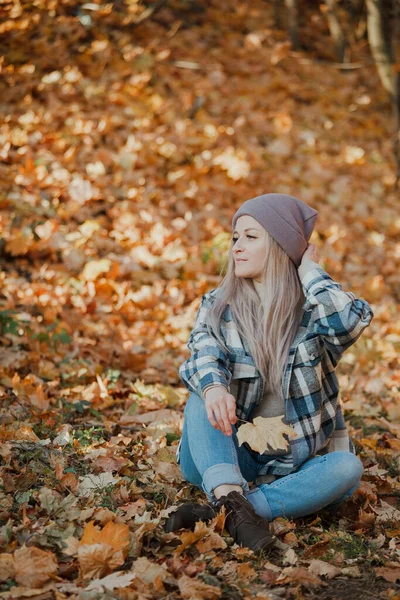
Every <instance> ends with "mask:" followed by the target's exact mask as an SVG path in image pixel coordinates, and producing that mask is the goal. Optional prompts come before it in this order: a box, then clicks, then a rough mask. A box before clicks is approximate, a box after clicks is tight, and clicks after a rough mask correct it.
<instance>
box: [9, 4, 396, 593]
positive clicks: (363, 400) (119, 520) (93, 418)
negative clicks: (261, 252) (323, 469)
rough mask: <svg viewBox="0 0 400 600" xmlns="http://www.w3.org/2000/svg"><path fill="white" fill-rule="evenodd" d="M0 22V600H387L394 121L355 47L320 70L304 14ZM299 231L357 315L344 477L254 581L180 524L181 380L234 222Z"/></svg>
mask: <svg viewBox="0 0 400 600" xmlns="http://www.w3.org/2000/svg"><path fill="white" fill-rule="evenodd" d="M303 4H304V5H306V6H303V11H302V19H301V36H300V38H301V43H302V50H300V51H298V52H293V51H291V49H290V44H289V43H288V41H287V34H286V32H285V31H282V30H278V29H276V28H275V27H274V21H273V11H272V2H262V1H261V0H255V1H254V2H251V3H246V2H238V1H235V0H228V1H227V2H224V3H220V2H216V1H215V0H214V1H211V2H205V1H203V2H184V1H183V0H182V1H179V0H174V1H172V2H170V3H168V5H165V6H163V7H162V8H161V9H160V10H158V11H156V12H155V13H154V14H153V15H152V17H151V18H149V19H147V20H145V21H143V23H142V24H140V25H139V26H135V24H134V23H135V21H137V19H138V18H139V17H140V16H141V15H143V11H144V7H143V6H141V5H140V4H137V3H136V2H126V3H123V2H115V3H108V4H106V3H100V2H94V3H87V4H81V3H78V2H76V1H75V0H71V1H68V2H67V1H64V2H63V1H61V0H46V1H45V0H36V1H35V2H33V3H32V2H28V1H20V2H18V1H14V2H11V1H10V2H7V1H6V2H3V3H2V7H3V11H4V20H3V22H2V24H1V25H0V32H1V49H2V55H3V58H2V62H1V69H2V78H1V80H0V92H1V107H2V111H1V112H2V122H1V127H0V139H1V144H0V175H1V181H2V186H1V196H0V218H1V225H2V232H1V240H0V242H1V243H0V252H1V255H0V260H1V273H0V277H1V292H0V326H1V332H0V333H1V342H2V343H1V348H0V353H1V362H0V398H1V412H0V419H1V421H0V460H1V462H0V465H1V466H0V477H1V479H0V597H1V598H7V599H8V598H28V597H29V598H40V599H43V600H45V599H46V600H47V599H53V598H54V599H57V600H63V599H64V598H76V599H78V598H84V599H89V598H90V599H91V598H94V599H95V598H114V597H115V598H120V599H121V600H125V599H126V600H131V599H132V600H136V599H137V600H139V599H140V600H141V599H147V598H151V599H152V598H157V599H158V598H168V599H170V600H175V599H179V598H193V599H202V598H204V599H207V600H208V599H217V598H221V599H226V600H228V599H229V600H232V599H234V600H236V599H240V598H246V599H247V598H253V597H255V598H258V599H261V600H267V599H277V598H296V599H300V598H313V597H315V596H316V595H318V596H319V597H320V598H323V599H331V598H339V599H340V598H346V599H347V598H348V599H350V598H351V599H352V600H353V599H361V598H384V599H386V598H388V599H392V600H394V599H396V598H397V599H398V598H399V597H400V585H399V583H400V582H399V580H400V525H399V521H400V519H399V517H400V510H399V494H400V480H399V469H400V410H399V403H398V399H399V388H400V369H399V355H398V351H399V348H400V319H399V311H398V301H399V296H400V278H399V272H400V218H399V212H398V206H399V205H398V195H397V194H396V193H395V192H394V191H393V189H394V188H393V183H394V174H393V173H394V161H393V157H392V142H393V131H392V122H391V108H390V104H389V102H388V100H387V98H386V96H385V93H384V91H383V90H382V88H381V85H380V82H379V79H378V77H377V74H376V71H375V67H374V66H373V64H372V63H371V60H370V55H369V52H368V46H367V44H366V41H365V39H363V40H360V41H359V42H355V41H354V40H353V42H352V45H351V56H349V59H350V60H351V61H352V62H354V63H357V64H360V63H361V64H362V65H364V66H362V67H358V68H352V69H347V70H340V69H339V68H337V66H334V65H333V61H334V54H333V44H332V42H331V40H330V38H329V33H328V30H327V26H326V21H325V18H324V16H323V14H322V13H321V12H318V8H317V7H316V6H313V5H312V3H303ZM271 191H279V192H283V193H290V194H293V195H296V196H298V197H300V198H301V199H303V200H305V201H306V202H309V203H310V204H311V205H312V206H314V207H315V208H316V209H317V210H318V211H319V220H318V224H317V231H315V232H314V234H313V238H312V241H313V243H315V244H317V246H318V248H319V251H320V255H321V256H322V265H323V266H324V268H325V269H326V270H327V271H328V272H329V273H330V274H331V275H332V276H333V277H334V278H335V279H337V280H338V281H340V282H341V283H342V285H343V287H344V288H345V289H348V290H351V291H352V292H354V293H355V294H356V295H359V296H361V297H363V298H365V299H367V300H368V301H369V302H370V304H371V306H372V307H373V310H374V312H375V318H374V320H373V322H372V324H371V326H370V327H369V328H368V329H367V331H366V332H365V333H364V335H363V336H362V338H361V339H360V340H359V342H358V343H357V344H356V345H354V346H353V347H352V348H351V349H350V350H349V351H348V352H347V353H346V354H345V356H344V357H343V360H342V361H341V363H340V366H339V379H340V384H341V390H342V398H343V401H344V406H345V415H346V420H347V423H348V427H349V430H350V433H351V435H352V437H353V439H354V441H355V444H356V448H357V452H358V455H359V457H360V458H361V460H362V461H363V464H364V467H365V473H364V476H363V480H362V485H361V486H360V488H359V489H358V490H357V492H356V493H355V494H354V496H353V497H352V498H351V499H349V500H347V501H346V502H345V503H343V506H342V508H341V509H340V512H339V513H338V514H337V515H336V516H335V517H331V518H329V517H328V515H327V514H325V513H324V511H321V512H320V513H318V514H313V515H310V516H308V517H305V518H303V519H296V520H290V519H286V518H281V519H276V520H275V521H274V522H273V523H272V524H271V528H272V530H273V531H274V533H276V535H277V536H278V537H279V545H278V547H277V548H274V549H273V550H271V552H270V553H269V554H268V556H261V557H256V556H255V555H254V554H253V553H252V552H251V551H250V550H247V549H244V548H239V547H238V546H237V545H235V544H233V540H232V539H231V538H229V537H228V535H227V532H226V530H224V528H223V522H224V515H223V513H221V514H220V515H218V517H216V519H215V520H214V521H213V522H210V523H208V525H206V524H198V526H197V528H196V530H195V532H190V531H183V530H182V531H181V532H178V533H176V534H173V533H166V532H165V531H164V529H163V525H164V523H165V519H166V518H167V516H168V514H169V512H170V511H171V510H173V507H176V505H177V504H179V503H180V502H181V501H184V500H185V499H190V500H196V499H198V500H199V501H204V500H205V498H204V496H203V495H202V494H201V492H200V491H199V490H197V489H196V488H194V487H193V486H191V485H189V484H188V483H187V482H185V481H183V480H182V478H181V475H180V471H179V467H178V466H177V465H176V463H175V449H176V444H177V443H178V440H179V437H180V433H181V430H182V411H183V407H184V404H185V401H186V399H187V395H188V392H187V391H186V389H185V388H183V387H182V384H181V382H180V380H179V377H178V368H179V365H180V364H181V363H182V362H183V361H184V360H185V358H186V357H187V355H188V350H187V348H186V341H187V339H188V335H189V332H190V329H191V327H192V325H193V322H194V317H195V314H196V311H197V307H198V302H199V298H200V296H201V295H202V294H203V293H205V292H206V291H208V290H209V289H212V288H214V287H216V285H218V283H219V281H220V268H221V264H222V261H223V257H224V253H225V251H226V248H227V245H228V243H229V235H230V223H231V218H232V216H233V213H234V211H235V209H236V208H237V206H239V204H240V203H242V202H243V201H244V200H246V199H248V198H251V197H253V196H255V195H258V194H260V193H264V192H271Z"/></svg>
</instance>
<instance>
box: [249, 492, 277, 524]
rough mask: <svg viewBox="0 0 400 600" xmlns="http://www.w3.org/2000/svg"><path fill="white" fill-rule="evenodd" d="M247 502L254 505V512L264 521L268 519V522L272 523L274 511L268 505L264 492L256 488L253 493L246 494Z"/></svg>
mask: <svg viewBox="0 0 400 600" xmlns="http://www.w3.org/2000/svg"><path fill="white" fill-rule="evenodd" d="M245 496H246V498H247V500H248V501H249V502H250V504H252V505H253V508H254V510H255V511H256V513H257V514H258V515H260V517H263V519H267V521H272V520H273V519H272V511H271V508H270V506H269V504H268V500H267V499H266V497H265V495H264V493H263V491H262V490H261V489H260V488H259V487H256V489H254V490H251V492H247V493H246V494H245Z"/></svg>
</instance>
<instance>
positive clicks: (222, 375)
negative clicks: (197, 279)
mask: <svg viewBox="0 0 400 600" xmlns="http://www.w3.org/2000/svg"><path fill="white" fill-rule="evenodd" d="M211 305H212V299H211V298H210V293H208V294H204V295H203V297H202V299H201V303H200V307H199V310H198V312H197V315H196V320H195V324H194V327H193V330H192V332H191V333H190V336H189V340H188V342H187V347H188V348H189V350H190V351H191V355H190V356H189V358H188V359H187V360H185V362H184V363H183V364H182V365H181V366H180V367H179V376H180V378H181V380H182V382H183V384H184V386H185V387H186V388H187V389H188V390H189V391H190V392H194V393H196V394H198V395H199V396H200V397H201V398H203V399H204V393H205V392H206V390H207V389H208V388H211V387H214V386H215V385H222V386H224V387H225V388H226V389H227V390H228V389H229V384H230V381H231V377H232V374H231V372H230V370H229V365H230V361H229V356H228V354H227V352H226V351H225V350H224V349H223V348H222V346H221V345H220V343H219V342H218V340H217V338H216V337H215V336H214V335H210V334H209V333H208V331H207V313H208V311H209V309H210V307H211Z"/></svg>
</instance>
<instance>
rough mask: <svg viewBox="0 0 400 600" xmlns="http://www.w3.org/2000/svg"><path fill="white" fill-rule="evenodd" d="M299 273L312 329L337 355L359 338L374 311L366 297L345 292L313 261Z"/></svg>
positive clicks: (337, 356)
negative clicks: (310, 313)
mask: <svg viewBox="0 0 400 600" xmlns="http://www.w3.org/2000/svg"><path fill="white" fill-rule="evenodd" d="M298 273H299V277H300V281H301V285H302V288H303V292H304V295H305V298H306V300H305V303H304V304H303V309H304V310H305V311H312V315H311V318H312V323H313V326H314V330H315V332H316V333H317V334H318V335H320V336H321V337H322V338H323V339H324V342H325V344H326V345H327V347H328V349H329V350H330V351H331V352H332V353H333V354H334V356H335V357H336V359H338V358H339V357H340V356H341V355H342V354H343V352H344V351H345V350H347V348H349V347H350V346H351V345H352V344H354V343H355V342H356V341H357V340H358V338H359V337H360V335H361V334H362V333H363V331H364V329H365V328H366V327H368V325H369V324H370V323H371V320H372V318H373V316H374V313H373V311H372V309H371V307H370V305H369V304H368V302H367V301H366V300H363V299H362V298H356V296H355V295H354V294H353V293H352V292H345V291H344V290H343V288H342V286H341V285H340V283H338V282H336V281H334V280H333V279H332V277H331V276H330V275H328V273H326V271H324V269H323V268H322V267H321V266H320V265H318V264H317V263H315V262H314V261H307V262H306V263H305V264H302V265H301V266H300V267H299V269H298Z"/></svg>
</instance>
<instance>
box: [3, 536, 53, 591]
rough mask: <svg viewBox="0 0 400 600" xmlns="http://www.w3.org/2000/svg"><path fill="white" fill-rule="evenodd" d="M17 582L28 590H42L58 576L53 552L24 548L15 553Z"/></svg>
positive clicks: (30, 547)
mask: <svg viewBox="0 0 400 600" xmlns="http://www.w3.org/2000/svg"><path fill="white" fill-rule="evenodd" d="M14 560H15V581H16V582H17V583H19V585H23V586H24V587H27V588H40V587H42V585H44V584H45V583H46V581H48V580H49V579H50V578H51V577H53V576H54V575H56V573H57V571H58V565H57V560H56V557H55V556H54V554H53V553H52V552H48V551H46V550H41V549H40V548H36V547H35V546H29V547H27V546H22V548H19V549H18V550H16V551H15V553H14Z"/></svg>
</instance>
